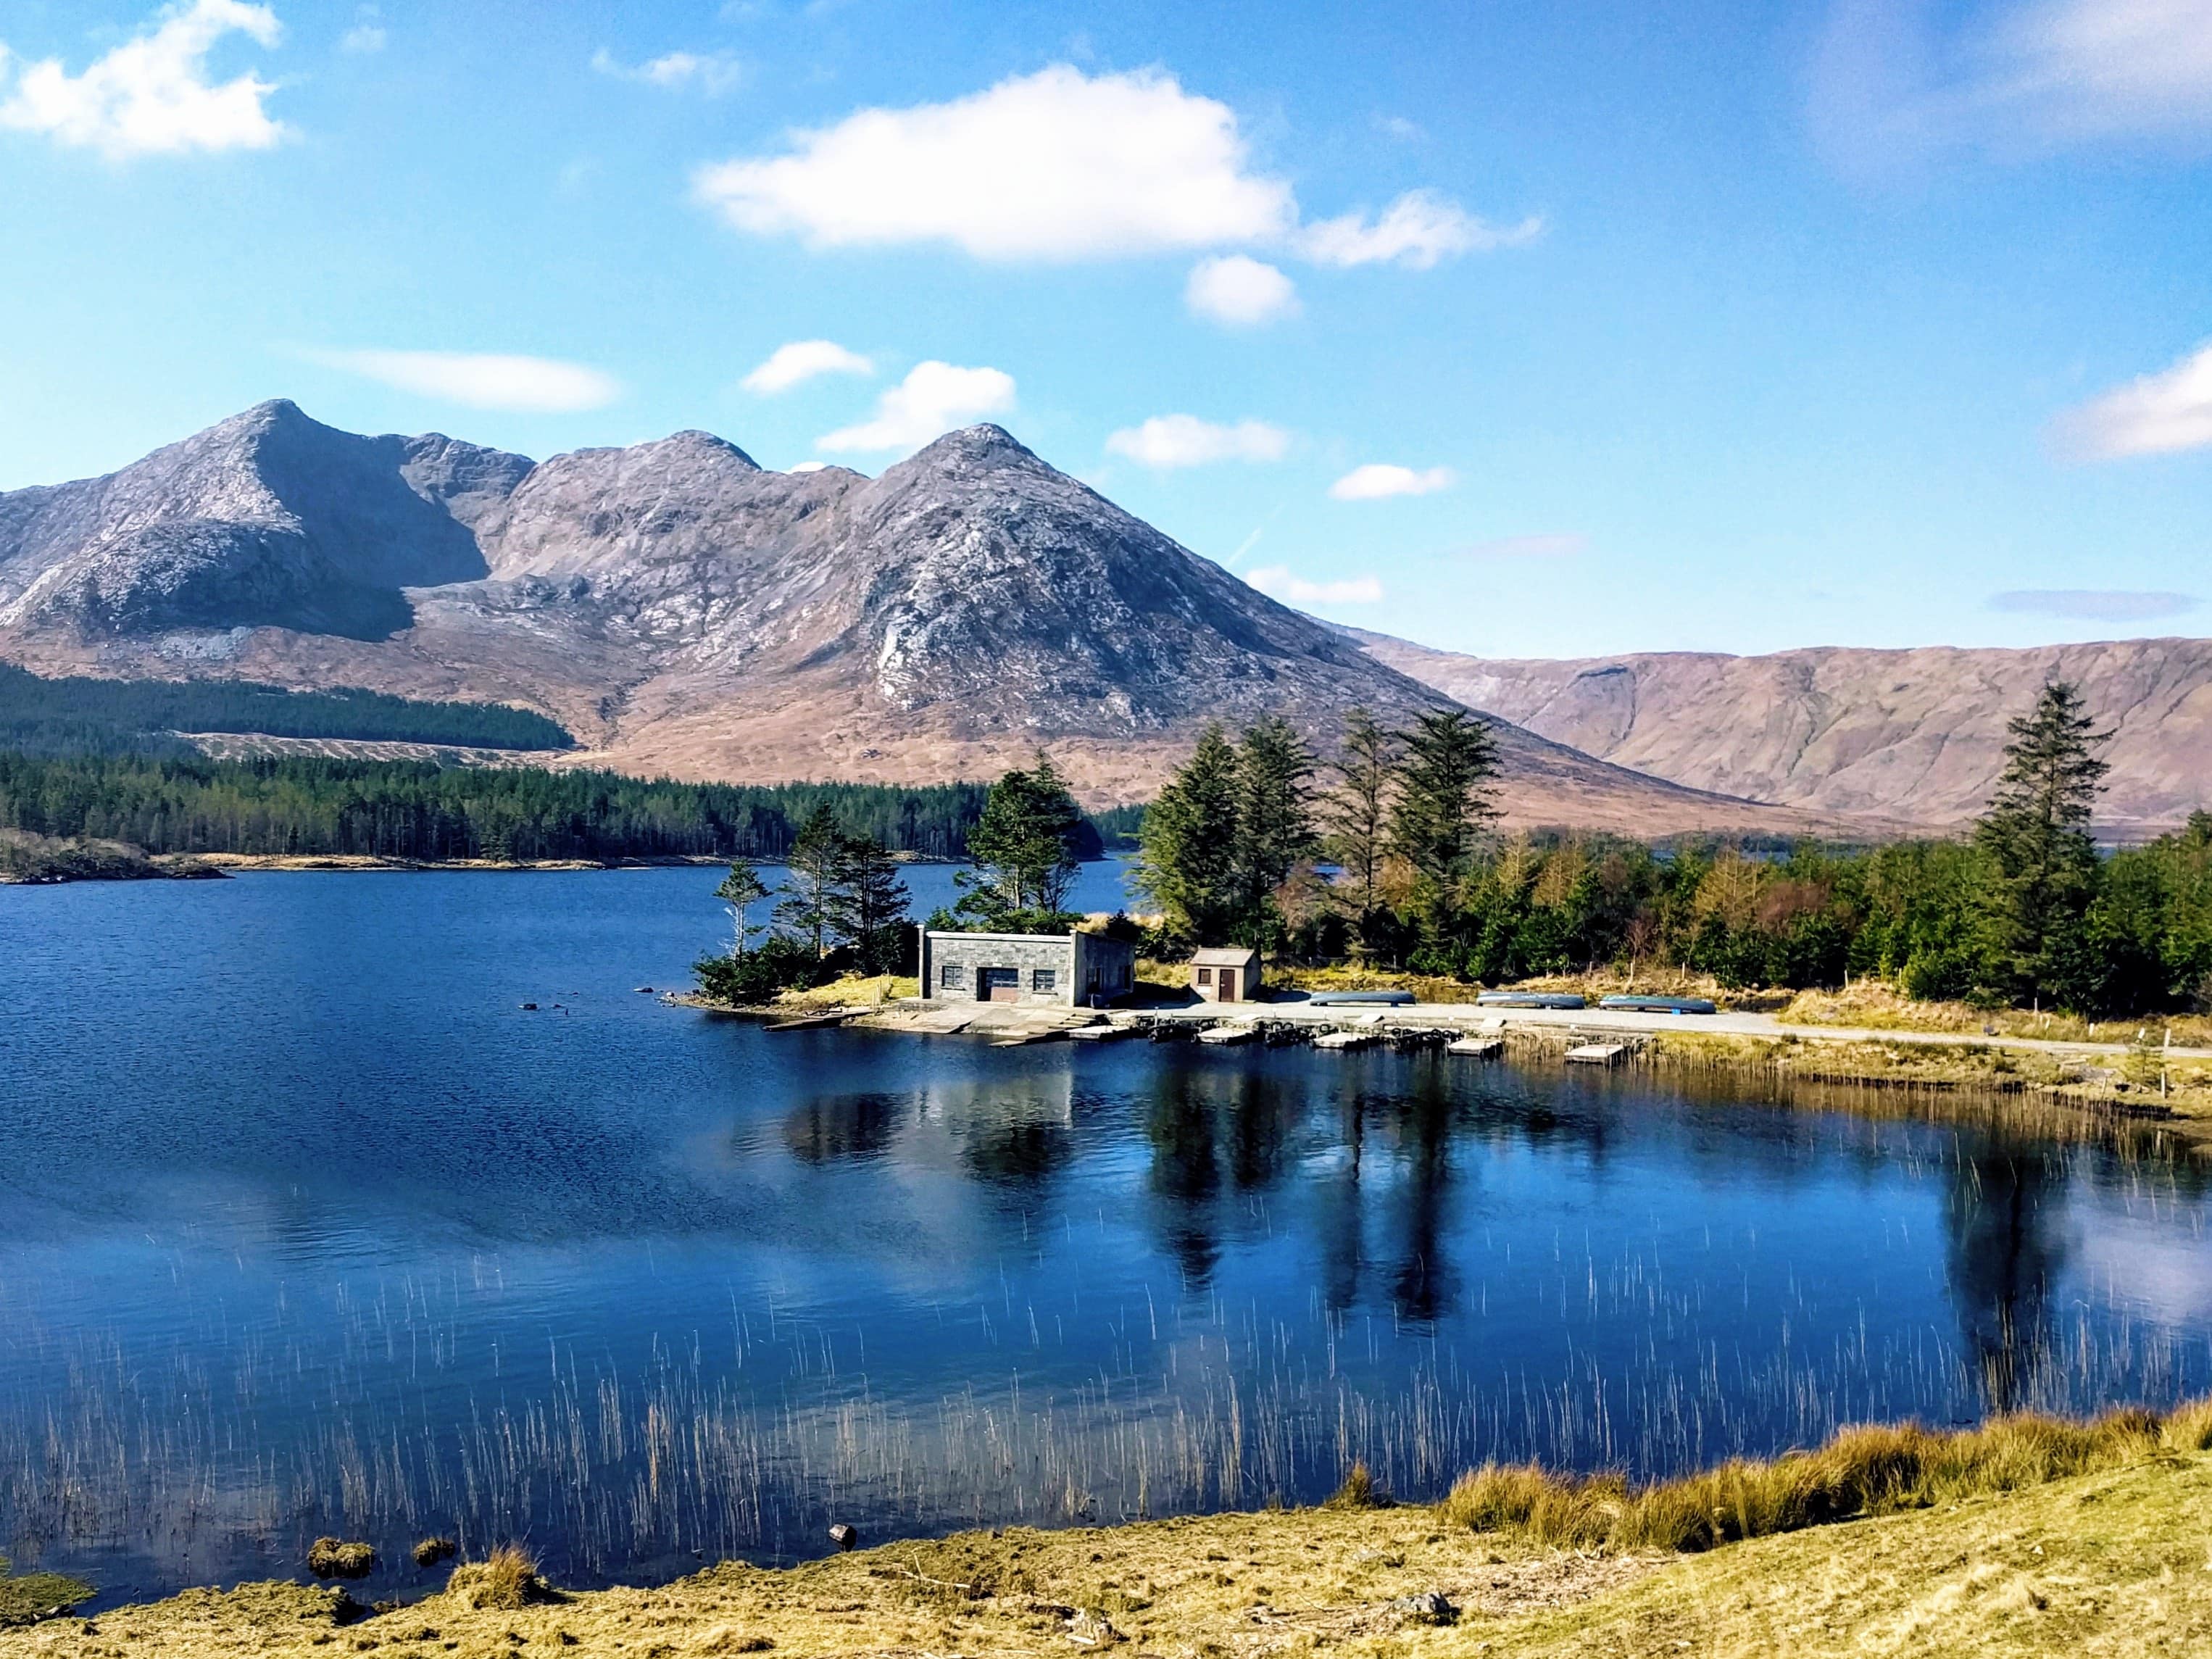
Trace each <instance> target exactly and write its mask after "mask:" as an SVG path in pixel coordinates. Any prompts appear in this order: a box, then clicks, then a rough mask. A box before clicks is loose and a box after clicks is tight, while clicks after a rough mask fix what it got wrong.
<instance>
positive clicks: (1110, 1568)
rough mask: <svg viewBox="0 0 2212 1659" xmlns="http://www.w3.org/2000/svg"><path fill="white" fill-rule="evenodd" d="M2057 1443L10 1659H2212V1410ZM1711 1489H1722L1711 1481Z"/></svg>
mask: <svg viewBox="0 0 2212 1659" xmlns="http://www.w3.org/2000/svg"><path fill="white" fill-rule="evenodd" d="M2057 1426H2058V1429H2059V1431H2060V1432H2058V1433H2057V1434H2056V1435H2053V1434H2052V1433H2051V1432H2049V1431H2048V1425H2035V1424H2033V1422H2023V1421H2016V1422H2015V1423H2014V1424H2013V1425H2009V1427H2008V1430H2007V1431H2006V1432H2004V1433H2002V1434H1991V1433H1987V1432H1984V1433H1983V1434H1981V1435H1978V1436H1975V1437H1958V1436H1919V1435H1917V1431H1911V1430H1896V1429H1892V1430H1871V1431H1856V1432H1855V1435H1854V1436H1851V1437H1843V1438H1842V1439H1839V1441H1838V1443H1832V1444H1831V1445H1830V1446H1827V1447H1824V1448H1822V1449H1821V1451H1820V1453H1819V1454H1808V1455H1807V1456H1808V1457H1826V1460H1827V1462H1826V1471H1827V1476H1829V1477H1832V1476H1833V1475H1835V1474H1836V1473H1837V1472H1838V1470H1842V1471H1855V1472H1856V1473H1855V1474H1852V1476H1851V1478H1852V1479H1853V1480H1857V1482H1858V1483H1859V1485H1860V1486H1861V1487H1862V1488H1863V1489H1864V1490H1868V1491H1872V1492H1875V1493H1877V1494H1879V1493H1882V1492H1887V1493H1889V1494H1890V1498H1889V1499H1888V1501H1892V1502H1896V1501H1902V1496H1901V1495H1903V1494H1906V1493H1911V1492H1917V1493H1918V1494H1919V1495H1920V1496H1922V1497H1925V1498H1929V1499H1930V1501H1931V1502H1932V1504H1933V1506H1932V1507H1929V1508H1914V1509H1905V1510H1901V1511H1900V1512H1898V1513H1894V1514H1888V1515H1879V1514H1877V1515H1875V1516H1871V1517H1870V1518H1868V1519H1863V1520H1859V1521H1855V1522H1848V1523H1845V1524H1839V1525H1833V1526H1813V1527H1808V1528H1802V1529H1801V1530H1796V1531H1792V1532H1784V1533H1780V1534H1774V1535H1771V1536H1766V1537H1759V1538H1753V1539H1750V1540H1748V1541H1745V1542H1741V1543H1735V1544H1731V1545H1729V1546H1728V1547H1724V1548H1717V1549H1708V1550H1704V1551H1700V1552H1695V1553H1686V1554H1670V1555H1666V1556H1660V1555H1656V1554H1653V1553H1635V1552H1632V1551H1626V1550H1622V1549H1617V1548H1601V1549H1587V1548H1586V1549H1581V1550H1575V1549H1553V1548H1549V1547H1544V1546H1541V1545H1539V1544H1537V1543H1535V1542H1534V1541H1532V1540H1531V1539H1529V1538H1528V1537H1527V1536H1525V1535H1522V1534H1514V1533H1505V1532H1489V1533H1477V1532H1474V1531H1470V1530H1468V1529H1465V1528H1461V1527H1449V1526H1443V1525H1440V1524H1439V1523H1438V1517H1437V1514H1436V1511H1435V1510H1433V1509H1432V1508H1430V1507H1428V1506H1422V1507H1419V1508H1410V1509H1393V1510H1325V1509H1313V1510H1295V1511H1268V1512H1265V1513H1261V1514H1255V1515H1239V1514H1229V1515H1217V1516H1202V1517H1194V1518H1189V1519H1184V1520H1175V1521H1161V1522H1140V1523H1138V1524H1134V1525H1130V1526H1123V1527H1108V1528H1077V1529H1071V1530H1067V1531H1062V1532H1038V1531H1034V1530H1030V1529H1028V1528H1006V1530H1005V1531H1004V1532H1002V1533H985V1532H972V1533H963V1534H956V1535H954V1536H952V1537H949V1538H943V1539H938V1540H924V1541H911V1542H901V1543H894V1544H889V1545H884V1546H883V1547H878V1548H876V1549H872V1550H860V1551H855V1552H854V1553H850V1554H846V1555H839V1556H836V1557H834V1558H831V1559H826V1560H821V1561H816V1562H811V1563H809V1564H807V1565H803V1566H799V1567H795V1568H791V1569H788V1570H784V1571H766V1570H763V1569H759V1568H755V1567H750V1566H746V1565H741V1564H737V1563H729V1564H725V1565H720V1566H717V1567H712V1568H709V1569H708V1570H706V1571H702V1572H699V1573H696V1574H694V1575H693V1576H691V1577H688V1578H684V1579H680V1580H678V1581H677V1582H676V1583H672V1584H667V1585H664V1586H660V1587H659V1588H656V1589H610V1590H604V1591H593V1592H583V1593H577V1594H574V1595H562V1596H560V1597H558V1598H557V1599H555V1600H552V1601H544V1602H538V1603H536V1604H533V1605H530V1606H526V1607H522V1608H520V1609H500V1608H479V1607H474V1606H471V1604H470V1603H469V1601H466V1600H465V1599H464V1598H462V1597H461V1596H460V1595H456V1594H447V1595H434V1596H431V1597H429V1598H428V1599H427V1600H424V1601H416V1602H414V1603H411V1604H410V1605H409V1606H406V1607H400V1608H398V1609H396V1610H393V1611H391V1612H386V1613H379V1614H377V1615H375V1616H373V1617H367V1618H364V1617H362V1616H361V1614H362V1609H360V1608H358V1607H353V1606H351V1605H350V1604H349V1602H348V1601H347V1599H346V1597H345V1595H344V1593H343V1591H339V1590H331V1589H310V1588H308V1587H307V1586H304V1585H298V1584H256V1585H241V1586H240V1587H238V1588H237V1589H233V1590H229V1591H216V1590H193V1591H189V1592H187V1593H185V1595H179V1596H176V1597H173V1598H172V1599H171V1600H169V1601H163V1602H160V1603H157V1604H155V1605H153V1606H149V1607H123V1608H117V1609H114V1610H112V1611H111V1612H106V1613H100V1615H99V1616H98V1617H97V1618H96V1619H76V1618H68V1619H61V1620H49V1621H47V1622H46V1623H45V1624H43V1625H40V1626H36V1627H34V1628H33V1629H30V1630H20V1631H9V1630H4V1629H0V1659H149V1656H158V1659H232V1656H236V1655H240V1654H247V1653H251V1654H254V1655H258V1656H262V1659H328V1656H331V1655H336V1654H344V1653H350V1652H368V1651H374V1653H375V1654H376V1656H377V1659H448V1656H452V1659H491V1656H495V1655H498V1656H516V1655H529V1654H533V1653H561V1654H573V1655H575V1656H578V1659H647V1656H659V1659H687V1656H690V1655H694V1654H722V1653H748V1652H772V1653H775V1654H781V1655H790V1656H804V1659H827V1656H833V1655H834V1656H841V1659H843V1656H860V1655H867V1656H876V1659H890V1656H900V1659H919V1656H921V1655H925V1654H927V1655H941V1656H951V1655H954V1654H960V1655H967V1656H986V1655H987V1656H994V1659H995V1656H999V1655H1007V1656H1031V1659H1035V1656H1042V1655H1046V1654H1054V1653H1062V1654H1065V1653H1070V1652H1075V1651H1079V1650H1081V1647H1080V1644H1079V1643H1078V1642H1077V1640H1076V1639H1075V1638H1078V1637H1079V1635H1081V1634H1085V1633H1090V1634H1092V1635H1094V1636H1095V1633H1096V1632H1097V1630H1098V1627H1099V1625H1098V1621H1099V1620H1104V1621H1106V1622H1109V1623H1110V1625H1111V1626H1113V1628H1114V1629H1115V1630H1116V1631H1118V1632H1121V1634H1122V1635H1123V1636H1124V1637H1126V1638H1127V1641H1126V1643H1122V1644H1115V1650H1116V1651H1118V1652H1120V1653H1122V1654H1124V1655H1128V1656H1136V1655H1144V1654H1152V1655H1158V1656H1160V1659H1310V1656H1313V1655H1315V1654H1317V1653H1320V1652H1324V1651H1325V1652H1326V1653H1327V1654H1328V1656H1331V1659H1459V1656H1467V1655H1474V1654H1483V1655H1486V1656H1488V1659H1565V1656H1575V1659H1667V1656H1672V1655H1678V1654H1690V1655H1695V1656H1699V1659H1801V1656H1808V1655H1816V1654H1818V1655H1827V1654H1850V1655H1853V1656H1857V1659H1924V1656H1929V1655H1942V1656H1961V1659H1964V1656H1973V1659H1984V1656H1992V1659H1993V1656H1997V1655H2006V1656H2017V1659H2115V1656H2136V1655H2151V1654H2160V1655H2166V1654H2171V1655H2183V1654H2192V1653H2204V1652H2212V1571H2208V1564H2207V1561H2206V1555H2205V1540H2206V1538H2207V1537H2208V1536H2212V1456H2207V1455H2204V1454H2203V1453H2200V1452H2197V1451H2192V1450H2189V1449H2187V1448H2188V1447H2189V1446H2190V1445H2191V1443H2193V1442H2194V1441H2196V1440H2198V1439H2202V1438H2203V1437H2205V1435H2206V1434H2207V1433H2208V1432H2212V1406H2207V1405H2198V1406H2191V1407H2184V1408H2182V1409H2180V1410H2178V1411H2176V1412H2173V1413H2169V1414H2168V1415H2167V1416H2166V1418H2165V1419H2164V1420H2163V1423H2162V1425H2160V1433H2159V1435H2158V1436H2157V1439H2158V1441H2159V1442H2160V1443H2162V1444H2159V1445H2154V1444H2153V1443H2152V1439H2151V1436H2150V1432H2149V1428H2148V1419H2144V1418H2142V1417H2141V1416H2140V1415H2138V1416H2135V1417H2132V1418H2122V1417H2115V1418H2112V1419H2106V1420H2105V1422H2104V1423H2103V1424H2101V1425H2057ZM1846 1441H1848V1442H1849V1443H1848V1444H1846V1443H1845V1442H1846ZM2085 1445H2086V1446H2087V1456H2088V1461H2089V1462H2097V1461H2098V1460H2099V1459H2100V1458H2107V1457H2113V1456H2119V1457H2124V1458H2129V1459H2132V1461H2127V1462H2121V1463H2119V1464H2118V1465H2116V1466H2114V1467H2111V1468H2103V1469H2101V1471H2093V1472H2091V1473H2086V1474H2075V1475H2073V1476H2070V1477H2061V1478H2058V1479H2053V1480H2041V1479H2040V1478H2039V1477H2041V1476H2043V1475H2045V1474H2050V1473H2051V1471H2053V1470H2054V1469H2057V1468H2062V1467H2064V1466H2067V1465H2068V1464H2069V1463H2070V1462H2075V1461H2078V1460H2080V1459H2081V1458H2082V1457H2083V1455H2084V1448H2085ZM1931 1460H1932V1462H1931ZM1776 1461H1777V1462H1783V1461H1784V1460H1776ZM1758 1467H1759V1466H1757V1465H1746V1466H1739V1468H1738V1469H1737V1471H1736V1475H1735V1477H1731V1478H1732V1479H1737V1480H1738V1484H1739V1486H1741V1487H1742V1490H1741V1491H1739V1492H1735V1496H1734V1497H1733V1498H1730V1497H1729V1494H1728V1493H1727V1492H1723V1493H1722V1498H1723V1501H1722V1502H1721V1503H1720V1504H1718V1505H1717V1507H1721V1508H1723V1509H1725V1508H1727V1506H1728V1504H1729V1502H1734V1503H1735V1507H1736V1510H1737V1513H1739V1514H1743V1513H1746V1512H1747V1510H1752V1509H1755V1508H1756V1506H1757V1504H1759V1503H1762V1502H1768V1501H1771V1500H1773V1499H1775V1498H1777V1497H1779V1498H1781V1499H1782V1500H1784V1501H1785V1502H1786V1503H1787V1504H1802V1503H1803V1502H1804V1501H1805V1500H1804V1499H1803V1498H1802V1494H1803V1493H1805V1492H1813V1491H1817V1490H1818V1489H1819V1486H1820V1478H1823V1477H1821V1476H1820V1471H1819V1470H1817V1469H1814V1470H1805V1471H1801V1472H1800V1473H1801V1476H1802V1478H1801V1479H1800V1480H1796V1482H1794V1483H1781V1484H1774V1483H1768V1482H1765V1481H1759V1480H1751V1481H1748V1482H1745V1481H1743V1480H1741V1476H1742V1474H1743V1471H1744V1470H1745V1469H1747V1468H1758ZM1931 1467H1932V1468H1933V1470H1934V1474H1933V1476H1932V1477H1931V1476H1930V1475H1929V1473H1928V1472H1929V1468H1931ZM1968 1472H1971V1480H1969V1483H1968V1485H1967V1486H1966V1487H1965V1488H1964V1490H1966V1491H1968V1492H1971V1493H1972V1495H1969V1496H1966V1497H1964V1498H1958V1499H1955V1500H1954V1499H1946V1498H1942V1497H1941V1496H1940V1495H1938V1493H1939V1492H1940V1490H1941V1482H1942V1480H1956V1479H1959V1478H1960V1476H1961V1474H1962V1473H1968ZM1712 1474H1713V1476H1714V1477H1715V1483H1716V1485H1718V1484H1719V1481H1718V1477H1719V1476H1720V1475H1721V1474H1722V1472H1721V1471H1714V1472H1712ZM1929 1480H1933V1481H1934V1482H1935V1483H1936V1484H1933V1485H1930V1484H1927V1483H1928V1482H1929ZM2007 1481H2033V1482H2035V1484H2026V1485H2018V1486H2009V1487H2008V1486H2007V1485H2006V1484H2005V1483H2006V1482H2007ZM1992 1482H1994V1484H1992ZM1885 1483H1887V1484H1885ZM1916 1483H1918V1484H1916ZM1985 1487H1986V1490H1984V1488H1985ZM1672 1489H1673V1491H1674V1494H1675V1496H1676V1497H1677V1498H1679V1499H1680V1500H1681V1502H1682V1504H1683V1506H1684V1507H1685V1509H1687V1510H1697V1509H1698V1506H1699V1504H1707V1503H1711V1501H1712V1500H1713V1496H1714V1493H1713V1489H1712V1488H1711V1487H1708V1488H1704V1489H1699V1488H1697V1487H1693V1486H1692V1485H1691V1484H1690V1483H1673V1486H1672ZM1469 1490H1471V1489H1469ZM1486 1491H1487V1492H1488V1493H1489V1500H1488V1501H1490V1502H1491V1503H1492V1504H1493V1506H1494V1508H1495V1509H1496V1510H1497V1511H1498V1512H1500V1513H1504V1514H1512V1513H1516V1512H1521V1511H1526V1510H1531V1509H1541V1508H1542V1507H1543V1506H1544V1505H1545V1504H1550V1503H1556V1502H1557V1501H1558V1499H1559V1498H1560V1497H1561V1496H1562V1495H1565V1496H1566V1497H1567V1498H1573V1499H1578V1500H1579V1501H1580V1502H1581V1504H1582V1505H1583V1510H1582V1512H1583V1514H1584V1515H1588V1514H1592V1513H1595V1514H1597V1515H1600V1516H1603V1515H1605V1514H1606V1513H1607V1510H1608V1509H1609V1507H1610V1506H1611V1505H1613V1504H1616V1503H1619V1504H1622V1505H1623V1507H1624V1508H1625V1507H1626V1499H1627V1498H1628V1494H1627V1493H1626V1492H1625V1491H1624V1490H1623V1489H1622V1488H1621V1487H1620V1485H1619V1483H1605V1482H1594V1483H1583V1486H1582V1490H1581V1491H1580V1492H1570V1491H1567V1489H1566V1488H1565V1486H1564V1485H1563V1483H1559V1482H1557V1481H1554V1480H1552V1479H1551V1478H1550V1477H1549V1476H1547V1475H1546V1474H1544V1473H1543V1472H1542V1471H1536V1472H1534V1474H1533V1477H1532V1476H1531V1475H1530V1474H1529V1472H1528V1471H1525V1470H1523V1471H1521V1472H1519V1473H1517V1474H1516V1473H1515V1472H1512V1471H1496V1470H1493V1471H1491V1472H1490V1475H1489V1478H1488V1480H1486ZM1762 1492H1763V1493H1764V1494H1765V1495H1764V1496H1763V1497H1762V1496H1761V1495H1760V1494H1761V1493H1762ZM1647 1513H1650V1511H1647ZM1700 1513H1702V1511H1700ZM1576 1516H1577V1511H1576V1510H1575V1509H1574V1508H1572V1507H1569V1508H1566V1509H1562V1510H1558V1511H1556V1514H1555V1516H1554V1518H1553V1520H1552V1521H1551V1522H1547V1524H1548V1525H1550V1526H1551V1527H1553V1529H1554V1530H1556V1531H1558V1532H1559V1533H1560V1534H1562V1535H1563V1536H1574V1535H1576V1534H1577V1533H1578V1532H1580V1533H1581V1534H1583V1535H1585V1536H1586V1535H1587V1528H1588V1522H1587V1521H1585V1520H1578V1519H1577V1518H1576ZM1434 1595H1443V1597H1445V1598H1446V1599H1447V1600H1448V1601H1449V1604H1450V1605H1451V1607H1453V1608H1454V1609H1455V1619H1454V1620H1453V1621H1452V1622H1451V1623H1449V1624H1442V1625H1439V1624H1434V1623H1431V1621H1430V1620H1429V1618H1428V1617H1426V1616H1425V1615H1424V1613H1423V1612H1422V1609H1423V1607H1426V1606H1432V1605H1433V1604H1432V1603H1431V1601H1430V1600H1429V1598H1431V1597H1432V1596H1434Z"/></svg>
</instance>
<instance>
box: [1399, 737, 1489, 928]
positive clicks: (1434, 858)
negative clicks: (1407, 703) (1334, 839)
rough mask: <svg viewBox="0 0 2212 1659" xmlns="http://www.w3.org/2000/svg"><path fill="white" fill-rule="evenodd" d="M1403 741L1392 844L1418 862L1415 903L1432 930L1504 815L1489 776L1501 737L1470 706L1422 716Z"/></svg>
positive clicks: (1415, 866)
mask: <svg viewBox="0 0 2212 1659" xmlns="http://www.w3.org/2000/svg"><path fill="white" fill-rule="evenodd" d="M1398 741H1399V742H1400V743H1401V744H1403V745H1404V746H1405V757H1404V759H1402V760H1401V761H1400V762H1399V763H1398V770H1397V794H1396V799H1395V801H1394V802H1393V803H1392V806H1391V811H1390V850H1391V851H1392V852H1393V853H1395V854H1397V855H1398V856H1399V857H1400V858H1402V859H1404V860H1406V862H1407V864H1408V865H1409V866H1412V868H1413V875H1414V878H1415V894H1414V905H1415V908H1416V909H1417V910H1418V911H1419V913H1420V915H1421V918H1422V921H1423V922H1424V924H1425V927H1426V928H1427V930H1428V931H1429V932H1430V933H1431V935H1433V934H1434V933H1436V931H1437V927H1438V923H1439V919H1440V917H1441V916H1442V915H1443V913H1445V912H1446V911H1448V910H1450V909H1452V908H1455V907H1456V906H1457V905H1458V903H1459V902H1460V899H1461V896H1462V888H1463V887H1464V885H1465V883H1466V881H1467V878H1468V872H1469V871H1470V869H1471V868H1472V866H1473V864H1474V854H1475V849H1476V847H1477V844H1478V842H1479V841H1480V837H1481V836H1482V834H1483V832H1484V831H1485V830H1486V829H1488V828H1489V826H1490V825H1491V823H1492V822H1493V821H1494V820H1495V819H1496V817H1497V816H1498V809H1497V805H1496V804H1495V802H1494V801H1493V800H1492V794H1491V789H1490V783H1491V780H1492V779H1493V778H1495V777H1496V776H1497V775H1498V742H1497V739H1496V738H1493V737H1492V735H1491V732H1490V727H1489V726H1487V725H1486V724H1485V723H1484V721H1483V720H1481V718H1480V716H1478V715H1475V714H1469V713H1468V711H1467V710H1466V709H1464V708H1450V709H1437V710H1432V711H1431V712H1430V713H1428V714H1423V715H1421V716H1420V717H1419V719H1418V720H1415V721H1414V723H1413V728H1412V729H1411V730H1410V731H1406V732H1400V733H1399V734H1398Z"/></svg>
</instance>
